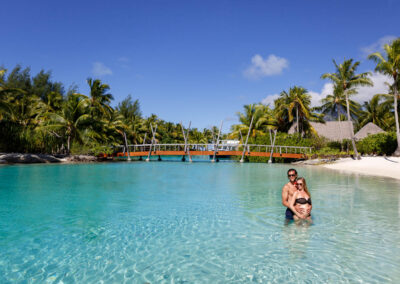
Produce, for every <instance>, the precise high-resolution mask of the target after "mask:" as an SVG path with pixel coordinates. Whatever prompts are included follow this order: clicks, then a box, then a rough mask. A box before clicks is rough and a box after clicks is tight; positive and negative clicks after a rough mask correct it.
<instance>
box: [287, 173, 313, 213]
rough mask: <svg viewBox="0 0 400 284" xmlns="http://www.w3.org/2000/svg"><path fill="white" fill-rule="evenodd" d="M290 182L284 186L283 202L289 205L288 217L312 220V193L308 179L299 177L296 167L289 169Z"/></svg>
mask: <svg viewBox="0 0 400 284" xmlns="http://www.w3.org/2000/svg"><path fill="white" fill-rule="evenodd" d="M287 174H288V178H289V182H288V183H287V184H285V185H284V186H283V188H282V204H283V205H284V206H286V207H287V209H286V213H285V216H286V219H289V220H301V219H303V220H311V209H312V204H311V195H310V192H309V191H308V188H307V184H306V180H305V179H304V178H303V177H297V171H296V170H295V169H290V170H288V173H287Z"/></svg>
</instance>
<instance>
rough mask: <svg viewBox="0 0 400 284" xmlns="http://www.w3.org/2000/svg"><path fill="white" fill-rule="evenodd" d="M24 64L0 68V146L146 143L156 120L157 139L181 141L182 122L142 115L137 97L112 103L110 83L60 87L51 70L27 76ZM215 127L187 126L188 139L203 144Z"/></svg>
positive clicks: (78, 147)
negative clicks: (84, 91) (86, 88)
mask: <svg viewBox="0 0 400 284" xmlns="http://www.w3.org/2000/svg"><path fill="white" fill-rule="evenodd" d="M30 73H31V72H30V68H24V69H23V68H22V67H21V66H16V67H15V68H14V69H13V70H11V71H10V72H9V73H8V72H7V70H6V69H4V68H0V132H1V133H0V134H1V135H0V151H4V152H36V153H37V152H40V153H65V154H69V153H71V151H72V152H75V153H79V152H81V151H83V152H85V151H86V152H92V153H93V152H96V151H100V152H101V151H104V148H102V147H103V146H104V145H107V146H113V145H114V146H116V145H121V144H124V138H125V135H126V138H127V140H128V141H129V142H130V143H133V144H136V143H150V140H151V138H152V131H151V127H155V125H157V132H156V136H155V139H156V141H157V142H158V143H183V142H184V137H183V131H182V127H183V126H182V125H181V124H177V123H172V122H167V121H164V120H162V119H160V118H158V117H157V116H156V115H155V114H152V115H150V116H149V117H146V118H145V117H143V115H142V112H141V110H140V103H139V101H138V100H133V99H132V97H131V96H130V95H129V96H128V97H127V98H126V99H124V100H123V101H121V102H120V103H119V104H118V105H117V106H116V107H115V108H113V107H112V106H111V102H112V100H113V96H112V94H111V93H110V86H109V85H107V84H105V83H103V82H101V80H99V79H92V78H88V79H87V84H88V86H89V89H90V92H89V94H87V95H85V94H81V93H79V92H77V90H76V88H75V87H70V88H69V89H68V90H65V87H64V86H63V84H62V83H61V82H54V81H52V79H51V73H50V72H45V71H44V70H42V71H40V72H39V73H38V74H37V75H35V76H31V74H30ZM216 131H217V130H216V128H215V127H213V128H211V129H203V130H198V129H197V128H192V129H191V130H190V135H189V142H190V143H209V142H210V141H212V139H213V133H215V134H216Z"/></svg>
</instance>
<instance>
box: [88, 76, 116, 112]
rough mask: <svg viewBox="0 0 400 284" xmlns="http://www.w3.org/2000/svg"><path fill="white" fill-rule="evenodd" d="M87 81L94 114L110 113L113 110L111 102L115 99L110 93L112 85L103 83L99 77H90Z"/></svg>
mask: <svg viewBox="0 0 400 284" xmlns="http://www.w3.org/2000/svg"><path fill="white" fill-rule="evenodd" d="M87 83H88V85H89V87H90V98H89V102H90V108H91V113H92V115H93V116H97V117H99V116H100V117H101V116H103V115H110V114H111V112H112V107H111V106H110V103H111V101H112V100H113V99H114V98H113V96H112V95H111V94H110V93H108V91H109V90H110V86H109V85H107V84H103V83H102V82H101V81H100V80H99V79H95V80H93V79H92V78H88V79H87Z"/></svg>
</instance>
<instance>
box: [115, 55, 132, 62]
mask: <svg viewBox="0 0 400 284" xmlns="http://www.w3.org/2000/svg"><path fill="white" fill-rule="evenodd" d="M118 61H119V62H122V63H128V62H129V61H130V59H129V58H128V57H125V56H122V57H119V58H118Z"/></svg>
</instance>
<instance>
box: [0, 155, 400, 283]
mask: <svg viewBox="0 0 400 284" xmlns="http://www.w3.org/2000/svg"><path fill="white" fill-rule="evenodd" d="M288 168H289V166H288V165H281V164H273V165H268V164H240V163H215V164H212V163H208V162H197V163H182V162H149V163H146V162H131V163H127V162H121V163H106V164H76V165H29V166H25V165H21V166H3V167H0V283H98V282H100V281H101V280H103V281H104V282H105V283H123V282H126V283H243V282H256V283H258V282H259V283H261V282H262V283H268V282H295V283H297V282H300V283H303V282H307V283H314V282H315V283H320V282H324V283H338V282H349V283H361V282H366V283H383V282H393V283H396V282H397V283H398V282H399V281H400V269H399V267H400V245H399V244H400V182H399V181H397V180H394V179H387V178H377V177H367V176H363V175H351V174H348V175H346V174H343V173H339V172H336V171H331V170H327V169H322V168H318V167H298V170H299V173H300V175H302V176H304V177H305V178H306V179H307V182H308V185H309V188H310V191H311V194H312V199H313V212H312V215H313V219H314V223H313V224H312V225H311V226H309V225H307V224H296V223H293V222H291V223H285V220H284V208H283V206H282V205H281V200H280V198H281V188H282V185H283V184H284V183H285V182H286V181H287V179H286V171H287V170H288Z"/></svg>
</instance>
